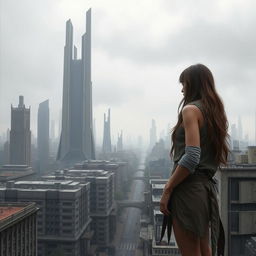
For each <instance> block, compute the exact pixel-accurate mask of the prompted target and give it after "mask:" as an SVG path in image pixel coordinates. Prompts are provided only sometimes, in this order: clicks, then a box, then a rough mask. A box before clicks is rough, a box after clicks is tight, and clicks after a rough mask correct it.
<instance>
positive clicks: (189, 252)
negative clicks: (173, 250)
mask: <svg viewBox="0 0 256 256" xmlns="http://www.w3.org/2000/svg"><path fill="white" fill-rule="evenodd" d="M173 231H174V235H175V239H176V242H177V244H178V247H179V249H180V252H181V255H182V256H201V253H200V238H199V237H197V236H195V235H194V234H193V233H192V232H190V231H188V230H184V229H183V228H182V227H181V226H180V225H179V222H178V221H177V219H176V218H175V217H173Z"/></svg>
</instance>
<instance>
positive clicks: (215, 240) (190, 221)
mask: <svg viewBox="0 0 256 256" xmlns="http://www.w3.org/2000/svg"><path fill="white" fill-rule="evenodd" d="M206 173H207V172H202V171H201V170H200V172H197V171H196V172H195V173H193V174H191V175H189V176H188V177H187V178H185V179H184V180H183V181H182V182H181V183H180V184H179V185H177V186H176V187H175V188H174V189H173V192H172V194H171V196H170V199H169V202H168V209H169V211H170V212H171V214H170V215H168V216H167V215H164V218H163V224H162V233H161V239H160V241H161V240H162V238H163V236H164V232H165V229H166V227H167V235H168V243H169V241H170V237H171V229H172V217H175V218H176V219H177V221H178V223H179V224H180V226H181V227H183V229H184V230H188V231H191V232H193V233H194V234H195V235H196V236H198V237H200V238H202V237H204V236H205V234H206V231H208V228H209V227H210V228H211V247H212V256H215V255H216V252H217V255H218V256H221V255H224V247H225V235H224V229H223V225H222V222H221V219H220V215H219V208H218V202H217V188H216V181H215V180H214V179H213V178H210V177H208V176H207V175H206Z"/></svg>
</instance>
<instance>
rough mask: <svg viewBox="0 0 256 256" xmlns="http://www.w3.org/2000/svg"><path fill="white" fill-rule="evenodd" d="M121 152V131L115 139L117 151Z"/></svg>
mask: <svg viewBox="0 0 256 256" xmlns="http://www.w3.org/2000/svg"><path fill="white" fill-rule="evenodd" d="M122 150H123V131H121V133H120V135H119V134H118V138H117V151H122Z"/></svg>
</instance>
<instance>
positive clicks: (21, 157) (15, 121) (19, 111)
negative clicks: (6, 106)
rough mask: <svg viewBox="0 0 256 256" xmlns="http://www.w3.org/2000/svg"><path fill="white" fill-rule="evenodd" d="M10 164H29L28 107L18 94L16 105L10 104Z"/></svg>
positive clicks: (29, 134) (29, 132) (29, 133)
mask: <svg viewBox="0 0 256 256" xmlns="http://www.w3.org/2000/svg"><path fill="white" fill-rule="evenodd" d="M9 163H10V164H19V165H28V166H31V131H30V108H26V107H25V104H24V97H23V96H19V105H18V107H16V108H15V107H13V106H11V131H10V161H9Z"/></svg>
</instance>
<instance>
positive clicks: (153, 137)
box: [149, 119, 157, 150]
mask: <svg viewBox="0 0 256 256" xmlns="http://www.w3.org/2000/svg"><path fill="white" fill-rule="evenodd" d="M156 140H157V139H156V121H155V120H154V119H152V125H151V128H150V138H149V150H152V148H153V147H154V145H155V144H156Z"/></svg>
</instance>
